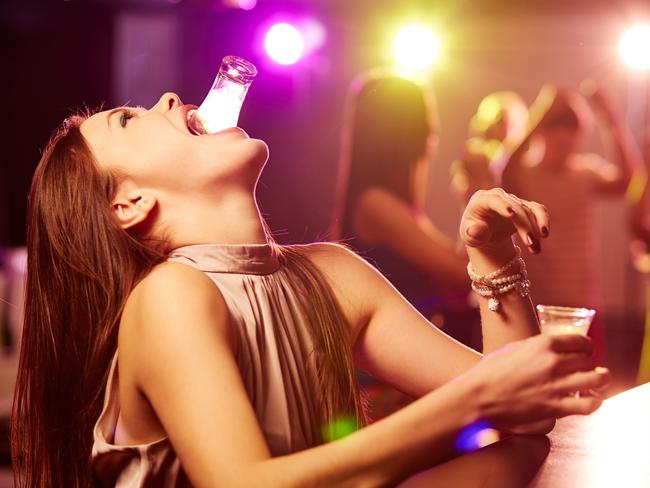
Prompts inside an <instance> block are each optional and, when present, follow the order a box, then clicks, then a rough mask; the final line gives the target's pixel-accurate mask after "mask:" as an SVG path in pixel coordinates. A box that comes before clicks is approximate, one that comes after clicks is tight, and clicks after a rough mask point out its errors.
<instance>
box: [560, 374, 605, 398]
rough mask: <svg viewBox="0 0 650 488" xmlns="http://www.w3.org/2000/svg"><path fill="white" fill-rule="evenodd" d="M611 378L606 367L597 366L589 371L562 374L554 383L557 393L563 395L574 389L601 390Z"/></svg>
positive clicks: (574, 390)
mask: <svg viewBox="0 0 650 488" xmlns="http://www.w3.org/2000/svg"><path fill="white" fill-rule="evenodd" d="M610 379H611V375H610V373H609V370H608V369H607V368H602V367H598V368H595V369H592V370H591V371H579V372H577V373H573V374H570V375H567V376H563V377H562V378H560V379H558V380H556V381H555V383H554V389H555V391H556V393H557V394H559V395H560V396H562V397H564V396H567V395H570V394H571V393H573V392H576V391H588V390H595V391H598V390H602V389H603V388H605V387H606V386H607V385H608V384H609V381H610Z"/></svg>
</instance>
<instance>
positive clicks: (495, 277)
mask: <svg viewBox="0 0 650 488" xmlns="http://www.w3.org/2000/svg"><path fill="white" fill-rule="evenodd" d="M516 264H518V265H519V270H518V271H517V272H515V273H513V274H511V275H506V274H505V273H506V272H507V271H508V270H510V268H512V267H514V266H515V265H516ZM467 274H468V275H469V277H470V279H471V280H472V290H474V292H475V293H476V294H478V295H480V296H482V297H484V298H488V299H489V300H488V309H489V310H491V311H492V312H496V311H497V310H499V305H500V302H499V298H498V296H499V295H503V294H505V293H508V292H509V291H511V290H515V289H516V290H517V292H519V294H520V295H521V296H522V297H525V296H528V294H529V291H530V281H529V280H528V273H527V272H526V263H524V260H523V259H522V258H521V249H520V248H519V246H515V255H514V256H513V258H512V259H511V260H510V261H508V262H507V263H506V264H505V265H503V266H502V267H500V268H499V269H497V270H496V271H493V272H492V273H489V274H486V275H484V276H481V275H479V274H478V273H476V271H474V268H473V267H472V264H471V263H468V264H467Z"/></svg>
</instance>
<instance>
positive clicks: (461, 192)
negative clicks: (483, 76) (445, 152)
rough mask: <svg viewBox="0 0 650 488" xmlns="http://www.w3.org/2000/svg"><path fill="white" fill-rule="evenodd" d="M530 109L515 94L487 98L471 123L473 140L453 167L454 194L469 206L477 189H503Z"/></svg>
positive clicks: (466, 145)
mask: <svg viewBox="0 0 650 488" xmlns="http://www.w3.org/2000/svg"><path fill="white" fill-rule="evenodd" d="M527 124H528V107H526V104H525V103H524V101H523V100H522V99H521V97H520V96H519V95H518V94H517V93H515V92H513V91H498V92H494V93H490V94H489V95H487V96H486V97H484V98H483V99H482V100H481V102H480V103H479V105H478V108H477V109H476V113H475V114H474V115H473V116H472V118H471V120H470V124H469V131H468V132H469V138H468V139H467V141H465V144H464V146H463V149H462V152H461V156H460V158H459V159H457V160H456V161H454V162H453V163H452V165H451V168H450V170H451V175H452V182H451V187H452V190H453V192H454V193H455V194H456V195H458V197H459V198H460V200H461V202H462V203H463V204H465V203H466V202H467V201H468V200H469V199H470V197H471V196H472V195H473V194H474V192H476V191H477V190H481V189H482V190H487V189H490V188H494V187H495V186H500V184H501V172H502V171H503V167H504V164H505V162H506V161H507V159H508V157H509V156H510V154H511V153H512V151H513V150H514V149H515V148H516V147H517V146H518V145H519V143H520V142H521V140H522V139H523V138H524V136H525V135H526V127H527Z"/></svg>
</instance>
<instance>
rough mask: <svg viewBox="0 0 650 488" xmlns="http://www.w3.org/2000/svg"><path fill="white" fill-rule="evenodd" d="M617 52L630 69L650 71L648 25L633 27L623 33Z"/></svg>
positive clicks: (649, 32) (649, 29)
mask: <svg viewBox="0 0 650 488" xmlns="http://www.w3.org/2000/svg"><path fill="white" fill-rule="evenodd" d="M618 52H619V54H620V56H621V59H623V62H624V63H625V64H626V65H628V66H629V67H630V68H633V69H638V70H650V24H639V25H635V26H634V27H630V28H629V29H628V30H627V31H625V34H623V36H622V37H621V40H620V42H619V43H618Z"/></svg>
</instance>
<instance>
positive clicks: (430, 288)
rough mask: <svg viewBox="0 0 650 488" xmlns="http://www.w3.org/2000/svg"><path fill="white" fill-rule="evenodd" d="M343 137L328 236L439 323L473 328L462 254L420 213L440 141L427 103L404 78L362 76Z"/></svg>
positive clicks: (349, 107) (350, 98)
mask: <svg viewBox="0 0 650 488" xmlns="http://www.w3.org/2000/svg"><path fill="white" fill-rule="evenodd" d="M342 136H343V137H342V148H341V158H340V166H339V177H338V190H337V202H336V205H335V210H334V215H333V219H332V230H331V234H332V238H334V239H337V240H341V239H343V240H345V241H346V242H348V243H349V245H350V246H352V247H353V249H354V250H355V251H357V252H358V253H359V254H361V255H362V256H364V257H365V258H366V259H368V260H369V261H370V262H371V263H373V264H374V265H375V266H377V268H378V269H379V270H380V271H381V272H382V273H383V274H384V275H385V276H386V277H387V278H388V280H389V281H390V282H391V283H392V284H393V285H394V286H395V287H396V288H397V289H398V290H399V292H400V293H401V294H402V295H404V296H405V297H406V299H407V300H408V301H409V302H410V303H411V304H412V305H413V306H414V307H415V308H416V309H417V310H418V311H419V312H420V313H421V314H422V315H424V316H425V317H427V318H428V319H429V320H432V321H433V322H434V323H436V324H437V325H438V326H440V327H445V328H447V327H449V326H450V325H452V326H453V325H456V326H458V325H460V324H458V323H457V322H461V321H459V320H455V319H458V318H459V315H461V316H463V318H464V319H465V320H464V321H467V322H468V323H471V319H469V320H468V315H469V317H474V318H477V313H476V311H473V312H474V313H470V314H468V313H467V295H468V293H469V291H470V288H469V279H468V277H467V271H466V269H465V267H466V265H467V256H466V255H465V253H464V252H460V250H459V249H457V246H456V244H455V243H454V242H452V241H451V240H450V239H449V238H447V236H445V235H444V234H443V233H442V232H441V231H440V230H439V229H438V228H437V227H436V226H435V224H434V223H433V222H432V221H431V220H430V219H429V218H428V217H427V215H426V212H425V209H424V207H425V203H426V188H427V185H428V182H427V180H428V174H429V167H430V166H431V163H432V161H433V159H434V158H435V154H436V150H437V143H438V122H437V114H436V110H435V107H434V104H433V99H432V98H431V97H427V94H426V92H425V91H424V90H423V89H422V87H421V86H419V85H418V84H417V83H415V82H413V81H410V80H408V79H405V78H402V77H399V76H395V75H392V74H390V73H384V72H376V73H375V72H372V73H369V74H367V75H362V76H360V77H359V78H357V79H356V80H355V81H354V82H353V83H352V85H351V87H350V92H349V95H348V102H347V107H346V114H345V118H344V124H343V134H342ZM459 312H460V313H459ZM464 321H463V322H464ZM454 322H456V323H455V324H454ZM474 322H476V320H474ZM475 325H476V324H475ZM477 327H478V326H477Z"/></svg>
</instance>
